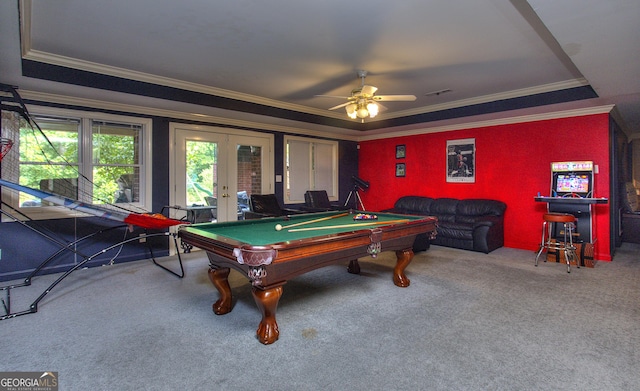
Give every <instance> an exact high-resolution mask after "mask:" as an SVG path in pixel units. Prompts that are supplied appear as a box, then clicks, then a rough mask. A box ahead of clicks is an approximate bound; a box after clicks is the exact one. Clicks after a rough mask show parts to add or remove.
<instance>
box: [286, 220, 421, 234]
mask: <svg viewBox="0 0 640 391" xmlns="http://www.w3.org/2000/svg"><path fill="white" fill-rule="evenodd" d="M407 221H409V220H408V219H404V220H389V221H376V222H373V223H357V224H341V225H328V226H326V227H308V228H294V229H290V230H289V232H299V231H313V230H318V229H334V228H350V227H365V226H367V225H383V224H396V223H406V222H407Z"/></svg>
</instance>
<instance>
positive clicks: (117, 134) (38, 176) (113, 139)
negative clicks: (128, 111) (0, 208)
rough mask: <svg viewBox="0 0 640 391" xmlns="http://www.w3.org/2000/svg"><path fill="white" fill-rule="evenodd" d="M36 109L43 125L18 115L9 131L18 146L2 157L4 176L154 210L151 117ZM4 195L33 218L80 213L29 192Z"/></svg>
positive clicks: (89, 200) (73, 195) (90, 200)
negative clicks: (151, 189)
mask: <svg viewBox="0 0 640 391" xmlns="http://www.w3.org/2000/svg"><path fill="white" fill-rule="evenodd" d="M31 112H32V118H33V119H34V121H35V122H36V123H37V124H38V126H39V127H40V129H38V128H37V127H36V128H35V129H34V128H32V127H31V126H30V125H29V124H28V123H27V122H26V121H25V120H24V119H23V118H20V117H16V119H15V121H16V122H17V125H16V126H13V127H12V126H9V127H8V128H9V131H8V132H6V133H9V134H6V133H5V134H4V137H9V138H11V139H12V140H13V141H14V146H13V149H12V151H11V156H9V155H7V156H6V157H5V158H4V159H3V161H2V178H3V179H5V180H7V181H10V182H14V183H18V184H20V185H22V186H26V187H30V188H33V189H37V190H42V191H45V192H48V193H53V194H57V195H60V196H62V197H65V198H69V199H73V200H79V201H81V202H83V203H86V204H94V205H101V204H114V203H127V204H130V205H134V206H135V207H139V208H141V209H143V210H149V209H148V208H147V206H150V205H151V194H150V193H151V192H150V190H149V189H150V178H151V163H150V162H151V161H150V155H151V154H150V145H151V139H150V135H151V120H148V119H141V118H133V117H124V116H114V115H104V114H100V113H88V112H76V111H69V110H54V109H51V108H35V109H31ZM3 124H4V123H3ZM40 130H41V131H40ZM13 150H17V151H13ZM3 192H4V190H3ZM5 197H6V198H5ZM3 199H8V200H9V202H8V204H9V205H11V206H12V207H14V208H18V209H19V210H21V211H22V212H23V213H25V214H26V215H27V216H29V217H31V218H39V219H44V218H57V217H70V216H73V215H76V214H77V213H76V212H74V211H72V210H69V209H67V208H63V207H59V206H53V205H50V204H48V203H46V202H42V200H40V199H39V198H37V197H34V196H33V195H30V194H28V193H25V192H15V191H11V192H8V193H3Z"/></svg>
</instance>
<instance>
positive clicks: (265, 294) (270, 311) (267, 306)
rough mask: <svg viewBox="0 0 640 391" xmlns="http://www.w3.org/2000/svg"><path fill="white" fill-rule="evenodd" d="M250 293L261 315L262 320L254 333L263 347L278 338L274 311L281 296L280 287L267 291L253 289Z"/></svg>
mask: <svg viewBox="0 0 640 391" xmlns="http://www.w3.org/2000/svg"><path fill="white" fill-rule="evenodd" d="M251 292H252V293H253V298H254V299H255V301H256V305H257V306H258V309H259V310H260V312H261V313H262V320H261V321H260V325H258V330H257V331H256V335H257V337H258V340H259V341H260V342H261V343H263V344H265V345H268V344H271V343H274V342H276V341H277V340H278V337H279V336H280V331H279V330H278V323H277V322H276V309H277V308H278V302H279V301H280V297H281V296H282V285H278V286H276V287H274V288H269V289H259V288H256V287H253V289H252V290H251Z"/></svg>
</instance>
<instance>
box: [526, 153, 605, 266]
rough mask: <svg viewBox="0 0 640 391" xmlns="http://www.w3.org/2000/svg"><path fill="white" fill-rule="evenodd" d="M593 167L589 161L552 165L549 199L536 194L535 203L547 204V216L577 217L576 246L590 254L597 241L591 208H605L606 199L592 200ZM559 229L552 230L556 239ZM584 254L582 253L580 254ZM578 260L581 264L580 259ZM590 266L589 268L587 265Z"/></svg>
mask: <svg viewBox="0 0 640 391" xmlns="http://www.w3.org/2000/svg"><path fill="white" fill-rule="evenodd" d="M593 174H594V164H593V162H592V161H578V162H554V163H551V189H550V190H551V191H550V194H551V196H550V197H542V196H540V194H539V193H538V196H537V197H535V200H536V201H537V202H546V203H547V205H548V206H547V209H548V211H549V212H559V213H570V214H572V215H574V216H575V217H576V220H577V221H576V230H575V232H576V238H575V239H574V241H575V242H577V243H583V244H584V245H583V246H581V247H582V248H587V247H588V248H589V249H590V251H593V244H594V243H595V241H596V240H597V238H595V237H594V229H593V205H594V204H606V203H607V202H608V200H607V199H606V198H595V197H594V196H593V195H594V190H593V185H594V178H593ZM561 229H562V227H561V226H560V225H557V226H556V227H555V231H554V233H553V235H554V236H556V237H557V238H559V237H561V232H560V231H561ZM583 251H584V250H583ZM579 257H580V258H581V259H582V263H584V259H583V257H582V256H580V254H579ZM587 266H589V265H587Z"/></svg>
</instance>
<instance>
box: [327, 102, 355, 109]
mask: <svg viewBox="0 0 640 391" xmlns="http://www.w3.org/2000/svg"><path fill="white" fill-rule="evenodd" d="M350 104H351V102H346V103H343V104H340V105H337V106H333V107H331V108H330V109H329V110H335V109H339V108H341V107H345V106H346V105H350Z"/></svg>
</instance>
